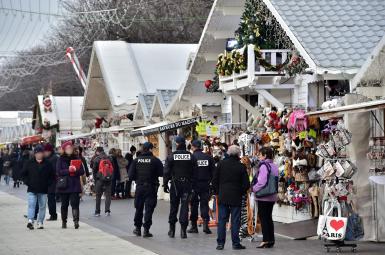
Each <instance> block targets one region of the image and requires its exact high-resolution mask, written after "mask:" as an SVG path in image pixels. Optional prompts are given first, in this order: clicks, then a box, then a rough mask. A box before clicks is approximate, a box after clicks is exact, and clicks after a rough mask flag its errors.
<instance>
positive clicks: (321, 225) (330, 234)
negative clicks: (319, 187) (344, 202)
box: [317, 202, 347, 240]
mask: <svg viewBox="0 0 385 255" xmlns="http://www.w3.org/2000/svg"><path fill="white" fill-rule="evenodd" d="M325 209H326V210H325ZM334 209H337V216H335V217H334V216H330V215H331V214H332V212H333V211H334ZM325 211H326V214H325ZM346 225H347V218H345V217H341V206H340V204H339V203H338V202H335V203H333V205H332V206H331V208H328V207H325V208H324V215H320V217H319V219H318V226H317V235H318V236H321V237H324V238H326V239H327V240H343V239H344V238H345V234H346Z"/></svg>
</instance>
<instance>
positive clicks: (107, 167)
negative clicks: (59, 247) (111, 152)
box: [99, 159, 114, 182]
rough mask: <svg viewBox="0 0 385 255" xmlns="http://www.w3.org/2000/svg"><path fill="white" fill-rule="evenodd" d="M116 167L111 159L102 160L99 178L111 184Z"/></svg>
mask: <svg viewBox="0 0 385 255" xmlns="http://www.w3.org/2000/svg"><path fill="white" fill-rule="evenodd" d="M113 172H114V167H113V165H112V163H111V161H110V160H109V159H101V160H100V162H99V178H100V180H102V181H104V182H110V181H111V179H112V173H113Z"/></svg>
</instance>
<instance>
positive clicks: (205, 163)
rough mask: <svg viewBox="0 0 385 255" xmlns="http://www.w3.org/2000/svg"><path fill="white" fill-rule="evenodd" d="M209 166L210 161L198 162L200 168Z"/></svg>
mask: <svg viewBox="0 0 385 255" xmlns="http://www.w3.org/2000/svg"><path fill="white" fill-rule="evenodd" d="M202 166H209V161H208V160H198V167H202Z"/></svg>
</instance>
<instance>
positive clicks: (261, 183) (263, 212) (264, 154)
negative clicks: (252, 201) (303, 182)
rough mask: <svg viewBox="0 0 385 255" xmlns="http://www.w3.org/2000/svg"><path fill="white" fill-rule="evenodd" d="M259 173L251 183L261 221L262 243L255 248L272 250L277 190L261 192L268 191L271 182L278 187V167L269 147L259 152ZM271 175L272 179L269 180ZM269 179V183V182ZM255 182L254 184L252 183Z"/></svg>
mask: <svg viewBox="0 0 385 255" xmlns="http://www.w3.org/2000/svg"><path fill="white" fill-rule="evenodd" d="M258 158H259V161H260V163H259V171H258V177H257V179H256V181H253V192H255V193H256V194H255V195H256V200H257V202H258V216H259V218H260V220H261V227H262V235H263V241H262V243H261V244H260V245H259V246H257V248H272V247H273V246H274V244H275V238H274V223H273V207H274V204H275V202H276V201H277V194H278V189H276V191H274V190H275V188H273V189H274V190H273V191H272V192H268V191H266V192H264V193H265V194H261V193H262V192H261V191H262V190H268V189H269V187H268V185H272V187H273V184H274V183H272V180H273V181H275V179H276V180H277V185H276V187H278V166H277V165H275V164H274V162H273V158H274V152H273V149H272V148H270V147H263V148H262V149H261V150H260V151H259V155H258ZM270 175H273V177H274V178H271V177H270ZM269 179H270V182H269ZM254 182H255V183H254Z"/></svg>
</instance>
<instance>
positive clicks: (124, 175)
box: [116, 149, 129, 198]
mask: <svg viewBox="0 0 385 255" xmlns="http://www.w3.org/2000/svg"><path fill="white" fill-rule="evenodd" d="M116 161H117V163H118V167H119V172H120V182H119V184H117V190H119V191H121V192H122V198H127V197H128V194H127V193H126V187H125V185H127V183H128V180H129V178H128V161H127V160H126V159H125V158H124V157H123V155H122V150H121V149H117V150H116Z"/></svg>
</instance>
